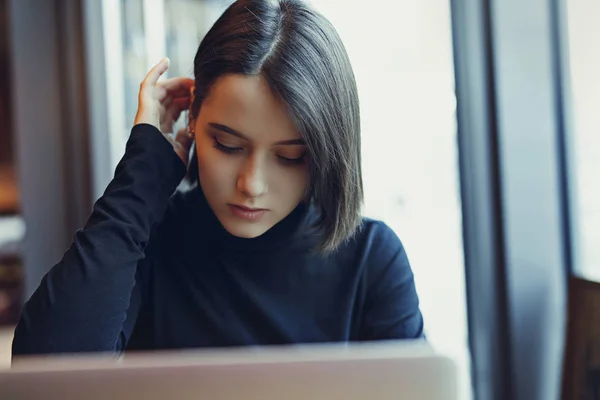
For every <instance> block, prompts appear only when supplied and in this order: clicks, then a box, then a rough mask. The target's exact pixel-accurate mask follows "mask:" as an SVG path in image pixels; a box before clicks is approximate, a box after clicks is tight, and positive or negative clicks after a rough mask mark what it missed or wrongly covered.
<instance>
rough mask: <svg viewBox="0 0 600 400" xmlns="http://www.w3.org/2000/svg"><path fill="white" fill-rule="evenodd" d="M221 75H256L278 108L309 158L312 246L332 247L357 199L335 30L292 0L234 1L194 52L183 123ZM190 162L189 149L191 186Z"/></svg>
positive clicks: (351, 119)
mask: <svg viewBox="0 0 600 400" xmlns="http://www.w3.org/2000/svg"><path fill="white" fill-rule="evenodd" d="M226 74H242V75H261V76H262V77H263V78H264V79H265V81H266V82H267V83H268V85H269V87H270V88H271V90H272V92H273V93H274V95H276V96H278V97H279V98H280V99H281V100H282V101H283V102H284V104H286V106H287V108H288V112H289V115H290V117H291V118H292V119H293V121H294V123H295V126H296V129H298V131H299V132H300V134H301V135H302V136H303V138H304V140H305V141H306V144H307V147H308V151H309V153H310V159H311V164H310V184H309V187H308V190H307V194H306V198H305V201H306V202H311V203H313V204H314V205H316V206H317V208H318V210H319V212H320V220H319V222H318V229H319V231H320V232H321V234H322V238H323V240H322V243H320V245H319V249H320V250H321V251H324V252H327V251H332V250H335V249H336V248H337V247H338V246H339V245H340V244H341V243H342V242H343V241H344V240H346V239H347V238H349V237H350V236H351V235H352V234H353V233H354V232H355V230H356V229H357V227H358V226H359V224H360V219H361V215H360V214H361V206H362V200H363V184H362V174H361V156H360V112H359V103H358V93H357V88H356V82H355V79H354V73H353V71H352V67H351V65H350V60H349V59H348V55H347V53H346V50H345V48H344V45H343V44H342V41H341V40H340V38H339V36H338V34H337V32H336V31H335V29H334V28H333V26H332V25H331V24H330V22H329V21H328V20H327V19H326V18H325V17H323V16H322V15H321V14H319V13H318V12H316V11H315V10H313V9H312V8H311V7H309V6H308V5H307V4H306V3H304V2H303V1H300V0H271V1H269V0H238V1H236V2H234V3H233V4H232V5H231V6H229V8H227V10H226V11H225V12H224V13H223V15H222V16H221V17H220V18H219V19H218V20H217V22H215V24H214V25H213V27H212V28H211V29H210V30H209V32H208V33H207V34H206V36H205V37H204V39H203V40H202V42H201V43H200V47H199V48H198V52H197V53H196V57H195V59H194V75H195V81H196V85H195V93H194V96H195V99H194V102H193V104H192V108H191V114H190V117H191V118H194V119H195V118H196V117H197V116H198V113H199V112H200V107H201V105H202V102H203V100H204V99H205V98H206V97H207V96H208V94H209V91H210V88H211V86H212V85H213V84H214V83H215V81H216V80H217V79H218V78H219V77H221V76H223V75H226ZM197 164H198V159H197V156H196V153H195V152H194V153H193V157H192V160H191V163H190V172H189V176H188V180H189V181H190V183H192V184H196V183H198V167H197Z"/></svg>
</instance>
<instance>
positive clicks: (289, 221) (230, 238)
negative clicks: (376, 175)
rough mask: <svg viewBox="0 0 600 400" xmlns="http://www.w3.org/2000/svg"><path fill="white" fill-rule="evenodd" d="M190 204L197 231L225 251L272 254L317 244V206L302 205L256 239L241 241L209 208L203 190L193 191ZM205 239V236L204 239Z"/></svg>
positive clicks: (197, 188) (194, 189)
mask: <svg viewBox="0 0 600 400" xmlns="http://www.w3.org/2000/svg"><path fill="white" fill-rule="evenodd" d="M188 195H190V197H191V201H190V202H189V203H188V204H189V206H190V208H191V209H190V212H191V214H192V215H194V230H196V229H200V231H201V232H203V233H204V232H206V234H207V238H208V239H209V240H210V241H211V242H212V243H213V244H214V245H215V246H218V247H220V248H222V249H224V250H231V251H269V250H273V251H274V250H276V249H285V248H297V247H307V248H308V247H313V246H314V245H315V244H316V243H318V238H317V234H316V229H315V223H316V222H317V220H318V213H317V211H316V207H314V205H310V204H309V205H307V204H304V203H300V204H299V205H298V206H297V207H296V208H295V209H294V210H293V211H292V212H291V213H290V214H289V215H288V216H287V217H285V218H284V219H283V220H281V221H280V222H279V223H277V224H276V225H275V226H273V227H272V228H271V229H269V230H268V231H267V232H265V233H264V234H262V235H261V236H258V237H256V238H252V239H247V238H240V237H237V236H234V235H232V234H230V233H229V232H228V231H227V230H226V229H225V228H224V227H223V225H221V222H220V221H219V219H218V218H217V216H216V215H215V213H214V212H213V210H212V208H211V207H210V205H209V204H208V201H207V200H206V197H205V196H204V193H203V191H202V189H201V188H200V186H199V185H198V186H196V187H194V188H192V189H190V193H188ZM202 236H204V235H202Z"/></svg>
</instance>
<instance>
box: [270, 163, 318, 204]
mask: <svg viewBox="0 0 600 400" xmlns="http://www.w3.org/2000/svg"><path fill="white" fill-rule="evenodd" d="M272 171H273V172H275V171H276V174H275V175H274V176H273V177H272V178H273V179H272V181H271V182H272V184H271V186H272V187H273V186H274V187H273V189H274V191H276V192H277V193H279V194H280V195H281V196H282V197H285V198H288V199H290V200H293V201H297V202H299V201H300V200H302V198H303V197H304V193H305V191H306V188H307V186H308V182H309V173H308V168H307V167H305V166H299V167H292V168H290V167H282V166H281V165H278V166H276V167H274V168H273V169H272ZM275 188H276V189H275Z"/></svg>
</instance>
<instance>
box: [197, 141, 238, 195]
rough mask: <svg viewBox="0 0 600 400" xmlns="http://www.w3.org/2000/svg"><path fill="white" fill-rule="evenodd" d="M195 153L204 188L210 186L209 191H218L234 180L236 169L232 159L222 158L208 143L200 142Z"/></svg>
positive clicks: (228, 185)
mask: <svg viewBox="0 0 600 400" xmlns="http://www.w3.org/2000/svg"><path fill="white" fill-rule="evenodd" d="M196 154H197V156H198V175H199V176H200V181H201V183H202V186H203V188H204V189H208V188H210V191H211V192H214V191H217V192H220V191H223V190H224V189H225V188H227V187H230V186H231V185H232V184H233V183H234V182H235V177H236V171H237V170H236V166H235V165H234V164H235V163H233V162H232V160H224V159H223V158H224V157H223V156H222V155H221V154H219V153H218V152H217V151H215V149H213V148H212V146H210V144H207V143H200V144H199V146H198V147H197V150H196ZM219 189H220V190H219Z"/></svg>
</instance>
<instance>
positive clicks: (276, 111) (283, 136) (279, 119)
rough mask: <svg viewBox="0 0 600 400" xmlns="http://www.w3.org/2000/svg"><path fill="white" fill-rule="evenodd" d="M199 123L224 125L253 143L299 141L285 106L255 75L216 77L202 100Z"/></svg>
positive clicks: (262, 80) (260, 78) (297, 133)
mask: <svg viewBox="0 0 600 400" xmlns="http://www.w3.org/2000/svg"><path fill="white" fill-rule="evenodd" d="M199 119H200V120H203V121H204V122H205V123H210V122H214V123H219V124H222V125H227V126H229V127H230V128H233V129H235V130H237V131H239V132H241V133H243V134H244V135H246V136H248V137H250V138H251V139H252V140H255V141H264V142H276V141H281V140H289V139H299V138H301V135H300V134H299V132H298V131H297V130H296V128H295V126H294V124H293V121H292V119H291V118H290V116H289V114H288V112H287V108H286V106H285V103H283V102H282V101H281V100H280V99H279V98H277V97H276V96H274V95H273V93H272V92H271V90H270V88H269V86H268V84H267V83H266V82H265V80H264V79H263V78H262V77H261V76H258V75H253V76H244V75H225V76H223V77H220V78H219V79H218V80H217V81H216V82H215V83H214V85H213V86H212V87H211V89H210V92H209V95H208V97H207V98H206V99H205V100H204V102H203V104H202V107H201V109H200V116H199Z"/></svg>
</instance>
